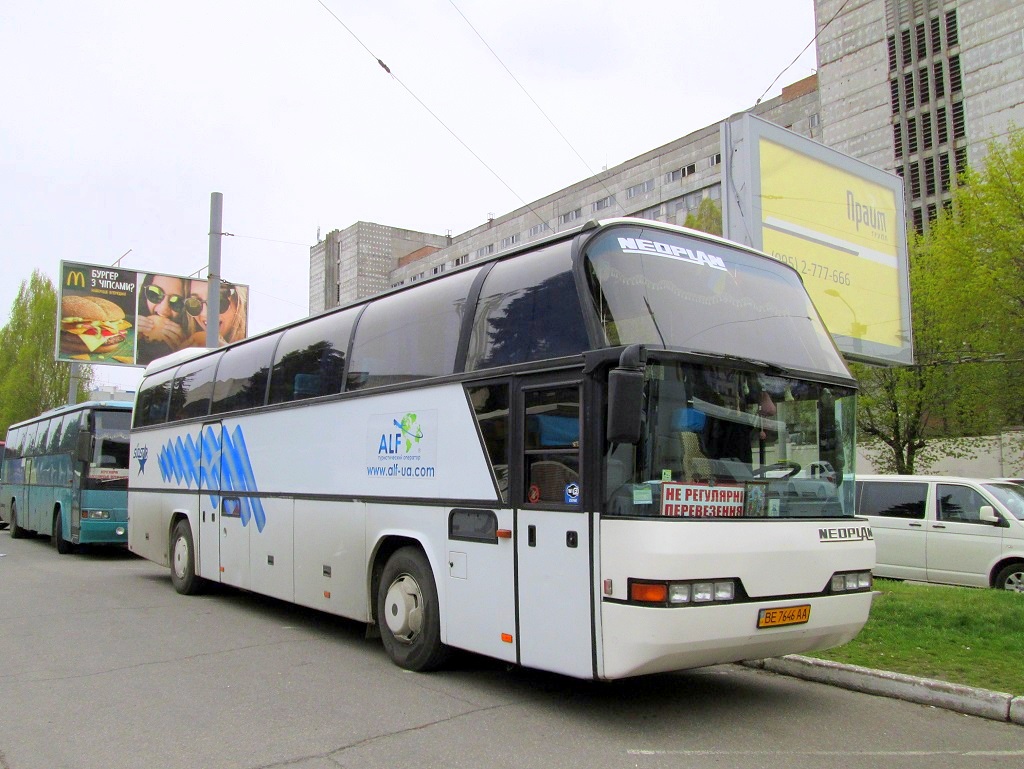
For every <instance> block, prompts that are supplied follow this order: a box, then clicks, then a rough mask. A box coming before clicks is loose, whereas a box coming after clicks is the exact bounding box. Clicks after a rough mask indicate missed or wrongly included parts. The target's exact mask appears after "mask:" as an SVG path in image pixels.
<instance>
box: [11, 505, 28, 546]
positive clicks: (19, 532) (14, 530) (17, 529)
mask: <svg viewBox="0 0 1024 769" xmlns="http://www.w3.org/2000/svg"><path fill="white" fill-rule="evenodd" d="M27 536H28V532H27V531H25V529H23V528H21V526H19V525H18V506H17V505H16V504H15V502H14V500H13V499H12V500H11V539H22V538H23V537H27Z"/></svg>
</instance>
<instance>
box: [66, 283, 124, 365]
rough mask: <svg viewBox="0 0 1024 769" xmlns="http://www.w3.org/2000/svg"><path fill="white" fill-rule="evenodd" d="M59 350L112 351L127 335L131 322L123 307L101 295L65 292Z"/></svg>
mask: <svg viewBox="0 0 1024 769" xmlns="http://www.w3.org/2000/svg"><path fill="white" fill-rule="evenodd" d="M60 313H61V319H60V329H61V332H60V351H61V352H62V353H68V354H82V353H106V352H113V351H114V350H116V349H117V347H118V345H120V344H121V343H122V342H124V340H125V339H126V338H127V333H126V332H127V330H128V329H129V328H131V323H129V322H128V321H126V320H125V319H124V318H125V315H124V310H122V309H121V308H120V307H118V306H117V305H116V304H114V303H113V302H111V301H110V300H109V299H103V298H102V297H98V296H65V297H63V298H62V299H61V302H60Z"/></svg>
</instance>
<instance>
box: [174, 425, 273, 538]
mask: <svg viewBox="0 0 1024 769" xmlns="http://www.w3.org/2000/svg"><path fill="white" fill-rule="evenodd" d="M200 434H201V435H202V445H200V443H199V441H197V440H195V439H194V438H193V437H192V436H191V435H186V436H185V437H184V438H182V437H181V436H178V437H177V438H175V439H174V440H173V441H168V442H167V443H166V444H165V445H164V446H163V447H162V448H161V449H160V454H159V456H157V464H158V465H159V466H160V476H161V477H162V478H163V479H164V480H165V481H169V480H171V479H173V480H174V482H175V483H176V484H178V485H179V486H180V485H181V484H182V483H184V484H185V486H186V487H187V488H192V485H193V484H195V487H196V488H197V489H198V488H206V489H220V490H221V491H237V492H253V491H259V489H257V488H256V478H255V477H254V476H253V473H252V464H251V463H250V462H249V450H248V449H247V448H246V446H245V436H244V435H242V428H241V427H238V426H236V427H235V429H234V432H232V433H230V434H228V432H227V431H219V430H206V431H205V432H202V433H200ZM221 434H223V436H224V440H223V443H222V442H221V440H220V436H221ZM218 455H219V456H220V457H221V461H220V462H218V461H216V458H217V456H218ZM221 467H223V468H224V476H223V478H222V477H221ZM240 501H241V507H240V509H239V517H240V518H241V519H242V525H243V526H248V525H249V519H250V518H252V519H254V520H255V521H256V528H257V529H258V530H259V531H263V527H264V526H266V525H267V515H266V513H265V512H264V511H263V503H262V502H261V501H260V499H259V498H258V497H249V496H243V497H242V498H241V500H240ZM219 502H220V500H219V498H218V496H217V495H216V494H211V495H210V504H212V505H214V506H215V507H219Z"/></svg>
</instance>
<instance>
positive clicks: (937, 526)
mask: <svg viewBox="0 0 1024 769" xmlns="http://www.w3.org/2000/svg"><path fill="white" fill-rule="evenodd" d="M932 528H933V529H944V528H946V527H945V526H943V525H942V524H941V523H933V524H932Z"/></svg>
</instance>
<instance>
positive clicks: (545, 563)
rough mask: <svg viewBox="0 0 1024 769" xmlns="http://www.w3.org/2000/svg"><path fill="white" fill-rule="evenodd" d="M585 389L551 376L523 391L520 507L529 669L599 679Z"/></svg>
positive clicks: (522, 622)
mask: <svg viewBox="0 0 1024 769" xmlns="http://www.w3.org/2000/svg"><path fill="white" fill-rule="evenodd" d="M580 388H581V385H580V382H579V381H566V380H565V379H552V378H551V377H547V378H545V379H541V378H529V379H522V380H520V382H519V384H518V387H517V388H516V415H517V419H516V432H517V435H518V439H519V440H518V441H517V453H518V461H517V462H516V465H517V467H516V472H515V473H514V475H513V482H514V483H516V485H517V487H518V488H517V489H515V490H514V491H513V497H512V498H513V501H514V502H516V503H517V507H518V510H517V513H516V560H517V573H516V578H517V588H518V591H517V592H518V599H519V607H518V608H519V651H520V662H521V664H523V665H526V666H529V667H533V668H539V669H542V670H551V671H554V672H557V673H563V674H566V675H571V676H577V677H580V678H590V677H592V676H593V675H594V672H595V667H594V631H593V611H592V607H593V598H592V595H591V582H592V578H591V543H592V532H591V526H590V516H589V515H587V514H586V513H585V512H584V511H583V509H582V505H581V490H582V489H583V483H584V482H585V480H586V479H585V478H583V477H582V475H581V471H582V465H583V463H582V461H581V458H582V451H581V450H582V446H583V435H582V425H583V422H582V414H581V412H580Z"/></svg>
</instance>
